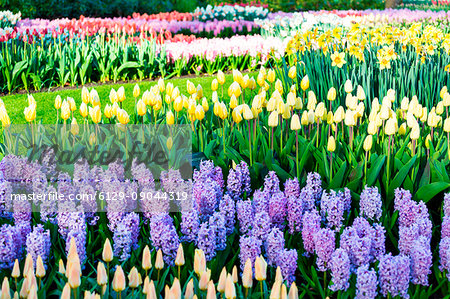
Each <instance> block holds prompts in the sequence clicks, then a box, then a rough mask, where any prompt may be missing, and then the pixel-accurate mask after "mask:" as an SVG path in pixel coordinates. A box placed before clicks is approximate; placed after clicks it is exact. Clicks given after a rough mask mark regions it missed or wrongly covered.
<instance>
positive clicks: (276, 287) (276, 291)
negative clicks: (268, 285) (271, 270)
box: [270, 280, 281, 299]
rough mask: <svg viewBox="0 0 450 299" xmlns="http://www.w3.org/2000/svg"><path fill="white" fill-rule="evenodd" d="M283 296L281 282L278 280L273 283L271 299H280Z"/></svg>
mask: <svg viewBox="0 0 450 299" xmlns="http://www.w3.org/2000/svg"><path fill="white" fill-rule="evenodd" d="M280 295H281V281H280V280H276V281H275V282H274V283H273V286H272V290H271V292H270V299H280Z"/></svg>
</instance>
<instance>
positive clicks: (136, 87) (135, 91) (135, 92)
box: [133, 84, 141, 98]
mask: <svg viewBox="0 0 450 299" xmlns="http://www.w3.org/2000/svg"><path fill="white" fill-rule="evenodd" d="M140 94H141V89H140V88H139V85H137V84H136V85H134V88H133V97H135V98H137V97H139V95H140Z"/></svg>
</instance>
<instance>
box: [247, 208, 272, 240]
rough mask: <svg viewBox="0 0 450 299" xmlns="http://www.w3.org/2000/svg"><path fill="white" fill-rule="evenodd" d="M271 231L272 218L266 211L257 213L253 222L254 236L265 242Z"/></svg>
mask: <svg viewBox="0 0 450 299" xmlns="http://www.w3.org/2000/svg"><path fill="white" fill-rule="evenodd" d="M270 231H271V222H270V216H269V214H267V212H265V211H261V212H259V213H256V215H255V219H254V221H253V230H252V235H253V236H255V237H256V238H258V239H259V240H261V241H265V240H266V238H267V236H268V234H269V233H270Z"/></svg>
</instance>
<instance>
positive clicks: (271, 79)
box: [267, 69, 275, 83]
mask: <svg viewBox="0 0 450 299" xmlns="http://www.w3.org/2000/svg"><path fill="white" fill-rule="evenodd" d="M267 80H268V81H269V82H270V83H273V82H274V81H275V72H274V70H272V69H270V70H269V72H268V73H267Z"/></svg>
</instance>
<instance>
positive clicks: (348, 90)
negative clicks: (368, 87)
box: [344, 79, 353, 93]
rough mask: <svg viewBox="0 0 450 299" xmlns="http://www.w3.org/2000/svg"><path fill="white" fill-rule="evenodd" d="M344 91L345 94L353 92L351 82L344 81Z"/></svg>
mask: <svg viewBox="0 0 450 299" xmlns="http://www.w3.org/2000/svg"><path fill="white" fill-rule="evenodd" d="M344 90H345V92H346V93H351V92H352V91H353V85H352V81H350V80H349V79H347V81H345V84H344Z"/></svg>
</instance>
